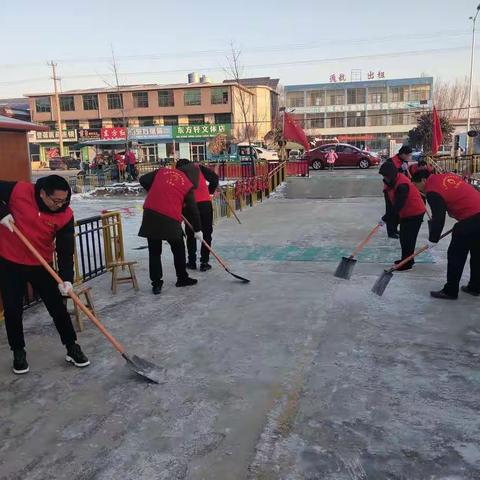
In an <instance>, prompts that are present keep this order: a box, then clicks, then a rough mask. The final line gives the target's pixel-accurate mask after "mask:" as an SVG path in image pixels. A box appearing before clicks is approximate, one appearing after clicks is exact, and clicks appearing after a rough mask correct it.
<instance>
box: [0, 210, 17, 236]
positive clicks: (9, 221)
mask: <svg viewBox="0 0 480 480" xmlns="http://www.w3.org/2000/svg"><path fill="white" fill-rule="evenodd" d="M14 223H15V219H14V218H13V217H12V214H11V213H9V214H8V215H5V217H3V218H2V219H1V220H0V224H2V225H3V226H4V227H5V228H8V229H9V230H10V231H11V232H12V233H13V224H14Z"/></svg>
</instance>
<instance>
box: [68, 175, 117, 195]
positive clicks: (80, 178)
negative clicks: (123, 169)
mask: <svg viewBox="0 0 480 480" xmlns="http://www.w3.org/2000/svg"><path fill="white" fill-rule="evenodd" d="M68 183H69V184H70V188H71V189H72V192H73V193H87V192H90V191H92V190H95V189H96V188H98V187H105V186H107V185H110V184H111V183H112V174H111V172H105V173H99V174H96V175H77V176H76V177H69V178H68Z"/></svg>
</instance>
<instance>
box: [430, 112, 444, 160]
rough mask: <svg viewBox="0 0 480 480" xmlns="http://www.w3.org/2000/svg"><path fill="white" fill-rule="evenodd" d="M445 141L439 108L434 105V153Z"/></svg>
mask: <svg viewBox="0 0 480 480" xmlns="http://www.w3.org/2000/svg"><path fill="white" fill-rule="evenodd" d="M442 142H443V133H442V127H441V125H440V118H439V117H438V113H437V109H436V108H435V107H433V132H432V155H435V154H436V153H437V152H438V150H439V149H440V145H441V144H442Z"/></svg>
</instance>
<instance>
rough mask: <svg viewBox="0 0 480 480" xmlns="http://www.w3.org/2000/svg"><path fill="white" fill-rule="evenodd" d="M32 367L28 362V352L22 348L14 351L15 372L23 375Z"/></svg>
mask: <svg viewBox="0 0 480 480" xmlns="http://www.w3.org/2000/svg"><path fill="white" fill-rule="evenodd" d="M29 370H30V367H29V366H28V362H27V352H26V351H25V350H24V349H23V348H22V349H20V350H14V351H13V373H15V374H16V375H22V374H24V373H28V372H29Z"/></svg>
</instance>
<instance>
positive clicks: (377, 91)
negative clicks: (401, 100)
mask: <svg viewBox="0 0 480 480" xmlns="http://www.w3.org/2000/svg"><path fill="white" fill-rule="evenodd" d="M386 101H387V89H386V88H383V87H378V88H369V89H368V102H369V103H385V102H386Z"/></svg>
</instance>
